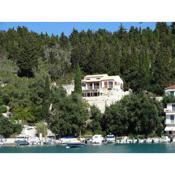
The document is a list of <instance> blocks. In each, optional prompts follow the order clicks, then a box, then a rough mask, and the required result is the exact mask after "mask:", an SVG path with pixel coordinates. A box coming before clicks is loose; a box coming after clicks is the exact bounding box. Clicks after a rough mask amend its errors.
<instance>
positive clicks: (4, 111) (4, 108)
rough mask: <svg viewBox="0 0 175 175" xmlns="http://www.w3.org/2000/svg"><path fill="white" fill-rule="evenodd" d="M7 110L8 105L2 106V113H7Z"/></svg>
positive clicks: (0, 107) (0, 112)
mask: <svg viewBox="0 0 175 175" xmlns="http://www.w3.org/2000/svg"><path fill="white" fill-rule="evenodd" d="M6 112H7V108H6V106H4V105H3V106H0V114H2V113H6Z"/></svg>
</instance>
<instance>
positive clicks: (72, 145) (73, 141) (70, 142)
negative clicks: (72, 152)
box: [60, 137, 85, 148]
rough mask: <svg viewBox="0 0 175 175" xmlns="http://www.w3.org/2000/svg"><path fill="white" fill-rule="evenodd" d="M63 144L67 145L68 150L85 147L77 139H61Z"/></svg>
mask: <svg viewBox="0 0 175 175" xmlns="http://www.w3.org/2000/svg"><path fill="white" fill-rule="evenodd" d="M60 141H61V143H62V144H64V145H66V148H75V147H81V146H84V145H85V143H83V142H81V141H80V140H79V139H77V138H76V137H63V138H61V139H60Z"/></svg>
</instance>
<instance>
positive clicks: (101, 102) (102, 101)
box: [83, 91, 129, 113]
mask: <svg viewBox="0 0 175 175" xmlns="http://www.w3.org/2000/svg"><path fill="white" fill-rule="evenodd" d="M128 94H129V92H128V91H127V92H120V93H118V94H113V95H109V96H105V95H103V96H97V97H83V98H84V99H85V100H86V101H87V102H88V103H89V104H90V105H91V106H93V105H94V106H96V107H97V108H99V110H100V111H101V112H102V113H104V112H105V108H106V106H110V105H111V104H114V103H115V102H117V101H119V100H121V99H122V97H124V96H125V95H128Z"/></svg>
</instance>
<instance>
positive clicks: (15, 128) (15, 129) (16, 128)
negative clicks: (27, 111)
mask: <svg viewBox="0 0 175 175" xmlns="http://www.w3.org/2000/svg"><path fill="white" fill-rule="evenodd" d="M21 131H22V125H21V124H14V125H13V132H14V133H16V134H20V133H21Z"/></svg>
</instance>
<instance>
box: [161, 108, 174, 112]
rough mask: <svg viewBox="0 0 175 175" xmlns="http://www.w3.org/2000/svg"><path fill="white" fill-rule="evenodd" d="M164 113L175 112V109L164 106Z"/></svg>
mask: <svg viewBox="0 0 175 175" xmlns="http://www.w3.org/2000/svg"><path fill="white" fill-rule="evenodd" d="M164 112H165V113H175V109H168V108H164Z"/></svg>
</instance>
